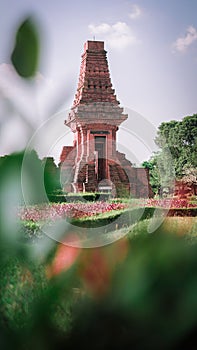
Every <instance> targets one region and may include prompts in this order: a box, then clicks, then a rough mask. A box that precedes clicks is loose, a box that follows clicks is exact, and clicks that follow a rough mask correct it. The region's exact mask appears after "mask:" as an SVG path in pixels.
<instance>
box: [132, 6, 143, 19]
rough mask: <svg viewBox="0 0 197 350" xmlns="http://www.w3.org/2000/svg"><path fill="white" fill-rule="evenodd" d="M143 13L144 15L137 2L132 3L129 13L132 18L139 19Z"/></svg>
mask: <svg viewBox="0 0 197 350" xmlns="http://www.w3.org/2000/svg"><path fill="white" fill-rule="evenodd" d="M141 15H142V9H141V8H140V7H139V6H138V5H136V4H134V5H132V8H131V12H130V13H129V17H130V18H131V19H138V18H139V17H141Z"/></svg>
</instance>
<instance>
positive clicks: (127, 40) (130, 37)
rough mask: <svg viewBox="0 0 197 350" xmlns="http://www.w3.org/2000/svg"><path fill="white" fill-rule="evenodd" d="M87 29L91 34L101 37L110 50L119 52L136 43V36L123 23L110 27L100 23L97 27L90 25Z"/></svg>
mask: <svg viewBox="0 0 197 350" xmlns="http://www.w3.org/2000/svg"><path fill="white" fill-rule="evenodd" d="M88 28H89V30H90V32H91V34H93V35H98V36H102V39H103V40H105V41H106V42H107V43H108V45H109V46H110V47H112V48H116V49H120V50H121V49H125V48H126V47H128V46H129V45H132V44H136V43H137V42H138V40H137V38H136V36H135V35H134V34H133V33H132V32H131V29H130V27H129V26H128V25H127V24H126V23H125V22H117V23H115V24H112V25H109V24H108V23H101V24H99V25H97V26H95V25H93V24H90V25H89V26H88Z"/></svg>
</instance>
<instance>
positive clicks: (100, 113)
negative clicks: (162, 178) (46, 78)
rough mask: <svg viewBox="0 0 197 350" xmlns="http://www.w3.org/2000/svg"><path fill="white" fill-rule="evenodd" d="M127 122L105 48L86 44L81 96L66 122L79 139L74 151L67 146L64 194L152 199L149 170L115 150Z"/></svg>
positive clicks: (63, 159)
mask: <svg viewBox="0 0 197 350" xmlns="http://www.w3.org/2000/svg"><path fill="white" fill-rule="evenodd" d="M127 118H128V116H127V115H126V114H124V113H123V108H121V107H120V106H119V102H118V100H117V98H116V95H115V93H114V89H113V88H112V84H111V79H110V73H109V68H108V62H107V57H106V51H105V50H104V42H103V41H87V42H86V43H85V44H84V53H83V54H82V61H81V67H80V74H79V82H78V87H77V92H76V94H75V98H74V102H73V106H72V108H71V111H70V113H69V115H68V118H67V120H65V125H66V126H68V127H69V128H71V130H72V132H73V135H74V141H73V146H64V147H63V150H62V153H61V156H60V167H61V178H62V179H61V181H62V184H63V187H64V190H65V191H67V192H95V191H101V192H102V191H112V193H113V194H114V195H115V196H121V195H125V194H127V195H130V196H133V197H137V198H138V197H149V196H150V195H151V188H150V185H149V175H148V170H147V169H144V168H136V167H133V166H132V164H131V162H130V161H129V160H127V159H126V157H125V154H123V153H120V152H119V151H118V150H117V148H116V133H117V131H118V128H119V125H120V124H121V123H123V122H124V121H125V120H126V119H127Z"/></svg>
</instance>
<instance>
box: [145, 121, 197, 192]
mask: <svg viewBox="0 0 197 350" xmlns="http://www.w3.org/2000/svg"><path fill="white" fill-rule="evenodd" d="M155 142H156V144H157V145H158V146H159V147H160V148H161V151H159V152H157V153H155V154H154V155H153V156H152V157H151V158H150V160H149V161H146V162H144V163H143V164H142V166H144V167H147V168H149V174H150V183H151V186H152V189H153V192H154V193H155V194H156V193H159V192H160V189H162V188H163V189H164V188H168V189H170V188H172V187H173V184H174V180H175V178H176V179H182V178H183V176H184V175H185V172H190V173H191V170H192V169H196V168H197V157H196V153H197V114H194V115H193V116H187V117H185V118H183V120H182V121H176V120H172V121H170V122H163V123H161V125H160V126H159V128H158V132H157V136H156V139H155Z"/></svg>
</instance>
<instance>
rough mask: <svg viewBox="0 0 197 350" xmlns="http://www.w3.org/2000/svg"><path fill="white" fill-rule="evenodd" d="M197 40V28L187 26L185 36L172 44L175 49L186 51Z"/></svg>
mask: <svg viewBox="0 0 197 350" xmlns="http://www.w3.org/2000/svg"><path fill="white" fill-rule="evenodd" d="M195 40H197V30H196V28H194V27H192V26H190V27H188V28H187V31H186V33H185V36H184V37H180V38H178V39H177V40H176V41H175V42H174V43H173V45H172V47H173V50H174V51H179V52H185V51H186V50H187V49H188V47H189V46H190V45H192V44H193V42H194V41H195Z"/></svg>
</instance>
